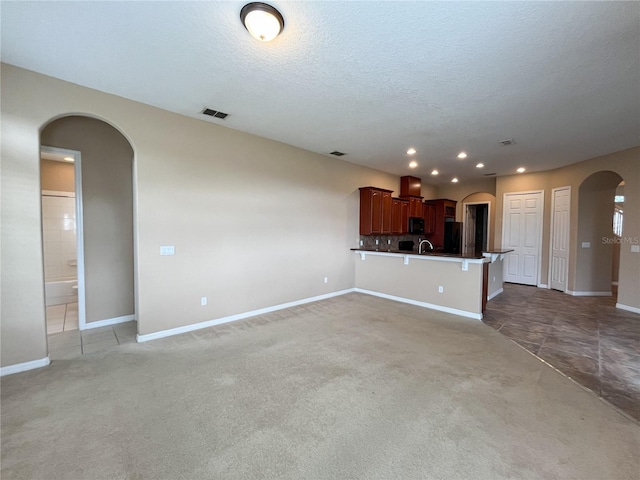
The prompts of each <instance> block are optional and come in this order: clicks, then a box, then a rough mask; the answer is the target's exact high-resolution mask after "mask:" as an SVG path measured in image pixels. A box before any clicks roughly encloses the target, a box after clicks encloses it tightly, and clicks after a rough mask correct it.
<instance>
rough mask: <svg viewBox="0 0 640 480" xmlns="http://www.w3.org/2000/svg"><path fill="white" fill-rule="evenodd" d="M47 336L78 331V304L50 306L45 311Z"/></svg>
mask: <svg viewBox="0 0 640 480" xmlns="http://www.w3.org/2000/svg"><path fill="white" fill-rule="evenodd" d="M46 317H47V335H50V334H52V333H59V332H68V331H69V330H78V302H75V303H66V304H62V305H50V306H48V307H47V309H46Z"/></svg>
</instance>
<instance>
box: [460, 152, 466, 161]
mask: <svg viewBox="0 0 640 480" xmlns="http://www.w3.org/2000/svg"><path fill="white" fill-rule="evenodd" d="M458 158H459V159H460V160H463V159H465V158H467V154H466V153H465V152H460V153H459V154H458Z"/></svg>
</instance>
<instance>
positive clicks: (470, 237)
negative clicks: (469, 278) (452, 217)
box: [461, 192, 496, 255]
mask: <svg viewBox="0 0 640 480" xmlns="http://www.w3.org/2000/svg"><path fill="white" fill-rule="evenodd" d="M495 201H496V197H495V196H494V195H492V194H490V193H487V192H476V193H472V194H470V195H467V196H466V197H465V198H463V199H462V201H461V204H462V212H461V215H462V217H461V220H462V228H463V234H462V235H463V236H462V238H463V240H462V244H463V245H462V251H463V253H464V254H466V255H477V254H480V253H481V252H482V251H487V250H491V249H492V248H493V246H494V231H493V230H492V228H491V227H492V225H493V221H492V219H491V216H492V215H493V212H495Z"/></svg>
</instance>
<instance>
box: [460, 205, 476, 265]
mask: <svg viewBox="0 0 640 480" xmlns="http://www.w3.org/2000/svg"><path fill="white" fill-rule="evenodd" d="M464 210H465V216H464V222H463V224H462V228H463V229H464V254H465V255H473V254H474V252H475V250H476V208H475V206H471V205H467V204H465V209H464Z"/></svg>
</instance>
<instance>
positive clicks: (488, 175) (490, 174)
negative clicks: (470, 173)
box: [484, 173, 495, 177]
mask: <svg viewBox="0 0 640 480" xmlns="http://www.w3.org/2000/svg"><path fill="white" fill-rule="evenodd" d="M494 175H495V173H485V174H484V176H485V177H493V176H494Z"/></svg>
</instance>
